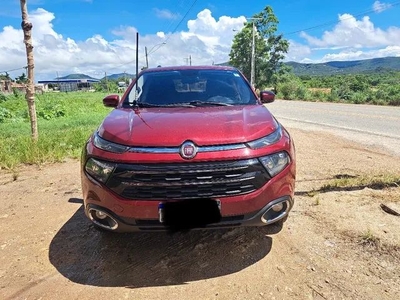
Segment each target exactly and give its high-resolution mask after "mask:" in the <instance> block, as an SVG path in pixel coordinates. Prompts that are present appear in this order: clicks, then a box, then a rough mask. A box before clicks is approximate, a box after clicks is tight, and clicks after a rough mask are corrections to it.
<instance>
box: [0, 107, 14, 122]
mask: <svg viewBox="0 0 400 300" xmlns="http://www.w3.org/2000/svg"><path fill="white" fill-rule="evenodd" d="M12 118H13V114H12V113H11V112H10V111H9V110H8V109H7V108H4V107H0V123H4V122H5V121H6V120H7V119H12Z"/></svg>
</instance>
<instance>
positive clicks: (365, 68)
mask: <svg viewBox="0 0 400 300" xmlns="http://www.w3.org/2000/svg"><path fill="white" fill-rule="evenodd" d="M285 64H286V65H287V66H290V67H291V68H292V70H293V73H294V74H296V75H318V76H326V75H336V74H361V73H373V72H385V71H400V57H382V58H372V59H365V60H351V61H329V62H324V63H313V64H311V63H298V62H287V63H285ZM216 65H219V66H228V65H229V63H228V62H225V63H221V64H216ZM134 77H135V75H133V74H129V73H118V74H111V75H108V76H107V79H110V80H115V79H118V78H134ZM58 79H99V78H93V77H90V76H88V75H86V74H70V75H67V76H64V77H59V78H58ZM100 79H104V77H103V78H100Z"/></svg>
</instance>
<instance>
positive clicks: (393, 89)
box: [277, 71, 400, 106]
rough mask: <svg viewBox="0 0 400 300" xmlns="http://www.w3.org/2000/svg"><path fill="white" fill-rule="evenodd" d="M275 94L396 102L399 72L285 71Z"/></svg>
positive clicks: (399, 101)
mask: <svg viewBox="0 0 400 300" xmlns="http://www.w3.org/2000/svg"><path fill="white" fill-rule="evenodd" d="M278 91H279V93H278V95H277V97H278V98H281V99H286V100H294V99H297V100H307V101H328V102H348V103H355V104H378V105H394V106H399V105H400V72H399V71H387V72H381V73H373V74H372V73H371V74H357V75H330V76H309V75H303V76H300V77H299V76H296V75H294V74H293V73H286V74H284V75H283V76H281V78H280V81H279V83H278Z"/></svg>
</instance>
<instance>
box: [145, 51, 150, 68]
mask: <svg viewBox="0 0 400 300" xmlns="http://www.w3.org/2000/svg"><path fill="white" fill-rule="evenodd" d="M144 53H145V54H146V68H147V69H148V68H149V55H148V54H147V47H144Z"/></svg>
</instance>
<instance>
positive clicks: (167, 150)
mask: <svg viewBox="0 0 400 300" xmlns="http://www.w3.org/2000/svg"><path fill="white" fill-rule="evenodd" d="M244 148H247V146H246V145H245V144H243V143H240V144H230V145H219V146H202V147H198V150H197V153H204V152H218V151H229V150H239V149H244ZM179 150H180V147H131V148H129V150H128V152H135V153H151V154H175V153H176V154H179Z"/></svg>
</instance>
